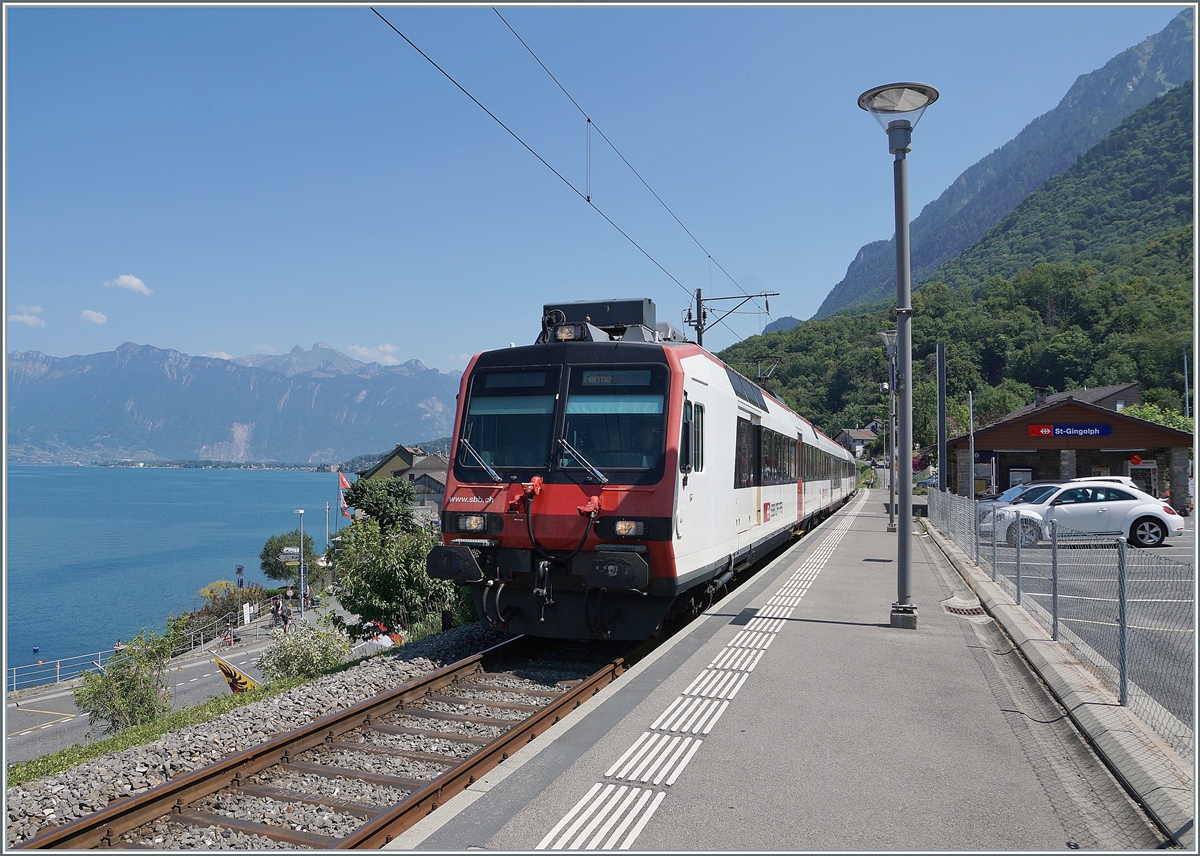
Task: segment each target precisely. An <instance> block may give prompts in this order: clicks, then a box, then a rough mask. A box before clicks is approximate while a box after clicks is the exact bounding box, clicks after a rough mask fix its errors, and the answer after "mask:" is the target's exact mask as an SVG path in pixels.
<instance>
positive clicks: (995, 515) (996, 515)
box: [992, 508, 1000, 582]
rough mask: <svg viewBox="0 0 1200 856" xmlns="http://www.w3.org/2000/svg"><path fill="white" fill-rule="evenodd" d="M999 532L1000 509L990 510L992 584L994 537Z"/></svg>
mask: <svg viewBox="0 0 1200 856" xmlns="http://www.w3.org/2000/svg"><path fill="white" fill-rule="evenodd" d="M999 532H1000V509H999V508H993V509H992V582H995V581H996V535H997V534H998V533H999Z"/></svg>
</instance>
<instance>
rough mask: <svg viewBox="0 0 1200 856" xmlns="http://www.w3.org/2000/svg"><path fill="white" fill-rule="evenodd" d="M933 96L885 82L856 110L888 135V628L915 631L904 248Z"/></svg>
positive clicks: (925, 88)
mask: <svg viewBox="0 0 1200 856" xmlns="http://www.w3.org/2000/svg"><path fill="white" fill-rule="evenodd" d="M937 98H938V91H937V90H936V89H934V88H933V87H932V86H929V85H928V84H925V83H890V84H888V85H886V86H876V87H875V88H874V89H868V90H867V91H866V92H864V93H863V94H862V95H860V96H858V106H859V107H861V108H862V109H863V110H866V111H867V112H868V113H870V114H871V115H872V116H874V117H875V118H876V119H877V120H878V121H879V124H880V125H881V126H883V129H884V130H885V131H887V135H888V151H889V152H890V153H891V154H893V155H895V156H896V160H895V162H894V164H893V168H892V174H893V179H894V183H895V202H896V332H897V334H898V336H897V338H898V340H899V342H898V348H897V350H898V352H899V365H898V372H897V375H896V385H897V386H898V387H899V388H900V425H899V429H900V430H899V432H898V433H899V434H900V436H899V438H898V440H897V443H896V448H897V450H898V451H899V452H900V458H901V459H900V460H899V461H898V463H899V464H900V473H899V477H900V491H899V493H900V520H899V524H900V528H899V530H898V532H899V537H898V538H897V544H896V565H897V568H896V596H897V598H896V602H895V603H893V604H892V613H891V624H892V626H893V627H902V628H906V629H910V630H915V629H916V627H917V605H916V604H915V603H913V600H912V284H911V281H910V278H911V274H912V271H911V261H910V258H909V246H908V161H907V159H905V157H904V156H905V154H907V153H908V152H909V151H910V148H909V147H910V145H911V143H912V132H913V128H914V127H916V124H917V121H918V120H920V118H921V114H923V113H924V112H925V108H926V107H928V106H929V105H930V104H932V103H933V102H934V101H936V100H937Z"/></svg>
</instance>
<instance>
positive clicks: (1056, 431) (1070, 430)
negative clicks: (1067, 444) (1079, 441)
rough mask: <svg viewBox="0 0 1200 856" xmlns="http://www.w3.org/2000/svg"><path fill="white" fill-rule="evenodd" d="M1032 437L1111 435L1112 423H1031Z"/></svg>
mask: <svg viewBox="0 0 1200 856" xmlns="http://www.w3.org/2000/svg"><path fill="white" fill-rule="evenodd" d="M1029 436H1030V437H1111V436H1112V426H1111V425H1030V426H1029Z"/></svg>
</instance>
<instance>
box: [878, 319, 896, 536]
mask: <svg viewBox="0 0 1200 856" xmlns="http://www.w3.org/2000/svg"><path fill="white" fill-rule="evenodd" d="M879 336H880V338H882V339H883V342H884V344H885V345H887V352H888V383H887V388H888V430H887V441H886V445H887V457H888V462H887V464H888V468H887V471H888V528H887V531H888V532H895V531H896V479H895V478H893V477H892V474H893V473H894V472H895V471H896V470H895V468H896V467H897V466H898V465H897V463H896V331H895V330H882V331H880V333H879Z"/></svg>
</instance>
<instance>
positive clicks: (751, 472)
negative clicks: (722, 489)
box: [733, 414, 762, 548]
mask: <svg viewBox="0 0 1200 856" xmlns="http://www.w3.org/2000/svg"><path fill="white" fill-rule="evenodd" d="M760 421H761V420H760V418H759V417H758V416H752V415H750V414H745V415H742V414H739V415H738V418H737V434H736V444H735V447H734V473H733V478H734V483H733V487H734V490H733V495H734V519H735V521H736V524H737V531H738V547H739V548H741V547H744V546H746V545H747V544H749V543H750V542H751V541H752V536H751V534H750V532H751V530H752V529H754V528H755V527H757V526H759V525H760V524H761V523H762V506H761V505H760V495H761V493H762V490H761V483H760V481H761V480H760V478H759V474H760V472H761V468H760V467H759V438H760V436H761V433H762V432H761V429H760V425H759V422H760Z"/></svg>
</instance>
